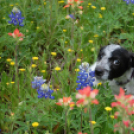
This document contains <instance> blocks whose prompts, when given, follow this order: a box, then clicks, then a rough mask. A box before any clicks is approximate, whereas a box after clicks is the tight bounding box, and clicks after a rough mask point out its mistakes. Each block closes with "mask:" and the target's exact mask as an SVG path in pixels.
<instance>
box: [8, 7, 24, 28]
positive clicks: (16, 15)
mask: <svg viewBox="0 0 134 134" xmlns="http://www.w3.org/2000/svg"><path fill="white" fill-rule="evenodd" d="M9 17H10V18H11V21H8V23H9V24H14V25H15V26H16V25H18V24H19V26H24V24H22V23H23V19H24V17H22V16H21V11H20V10H19V9H18V8H17V7H14V8H13V10H12V12H11V14H10V15H9Z"/></svg>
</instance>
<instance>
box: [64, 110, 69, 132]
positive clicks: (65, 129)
mask: <svg viewBox="0 0 134 134" xmlns="http://www.w3.org/2000/svg"><path fill="white" fill-rule="evenodd" d="M67 127H68V126H67V109H65V128H64V134H67Z"/></svg>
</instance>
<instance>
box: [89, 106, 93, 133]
mask: <svg viewBox="0 0 134 134" xmlns="http://www.w3.org/2000/svg"><path fill="white" fill-rule="evenodd" d="M89 121H92V112H91V108H90V106H89ZM90 131H91V134H94V131H93V125H92V123H91V122H90Z"/></svg>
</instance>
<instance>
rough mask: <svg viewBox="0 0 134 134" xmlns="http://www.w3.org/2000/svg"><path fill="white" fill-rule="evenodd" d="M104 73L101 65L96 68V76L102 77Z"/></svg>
mask: <svg viewBox="0 0 134 134" xmlns="http://www.w3.org/2000/svg"><path fill="white" fill-rule="evenodd" d="M103 74H104V69H102V68H100V67H96V68H95V76H96V77H99V78H101V77H102V76H103Z"/></svg>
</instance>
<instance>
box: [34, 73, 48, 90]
mask: <svg viewBox="0 0 134 134" xmlns="http://www.w3.org/2000/svg"><path fill="white" fill-rule="evenodd" d="M45 82H46V80H45V79H43V76H41V77H37V76H36V77H34V81H32V88H34V89H39V88H40V87H41V85H42V84H44V83H45Z"/></svg>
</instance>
